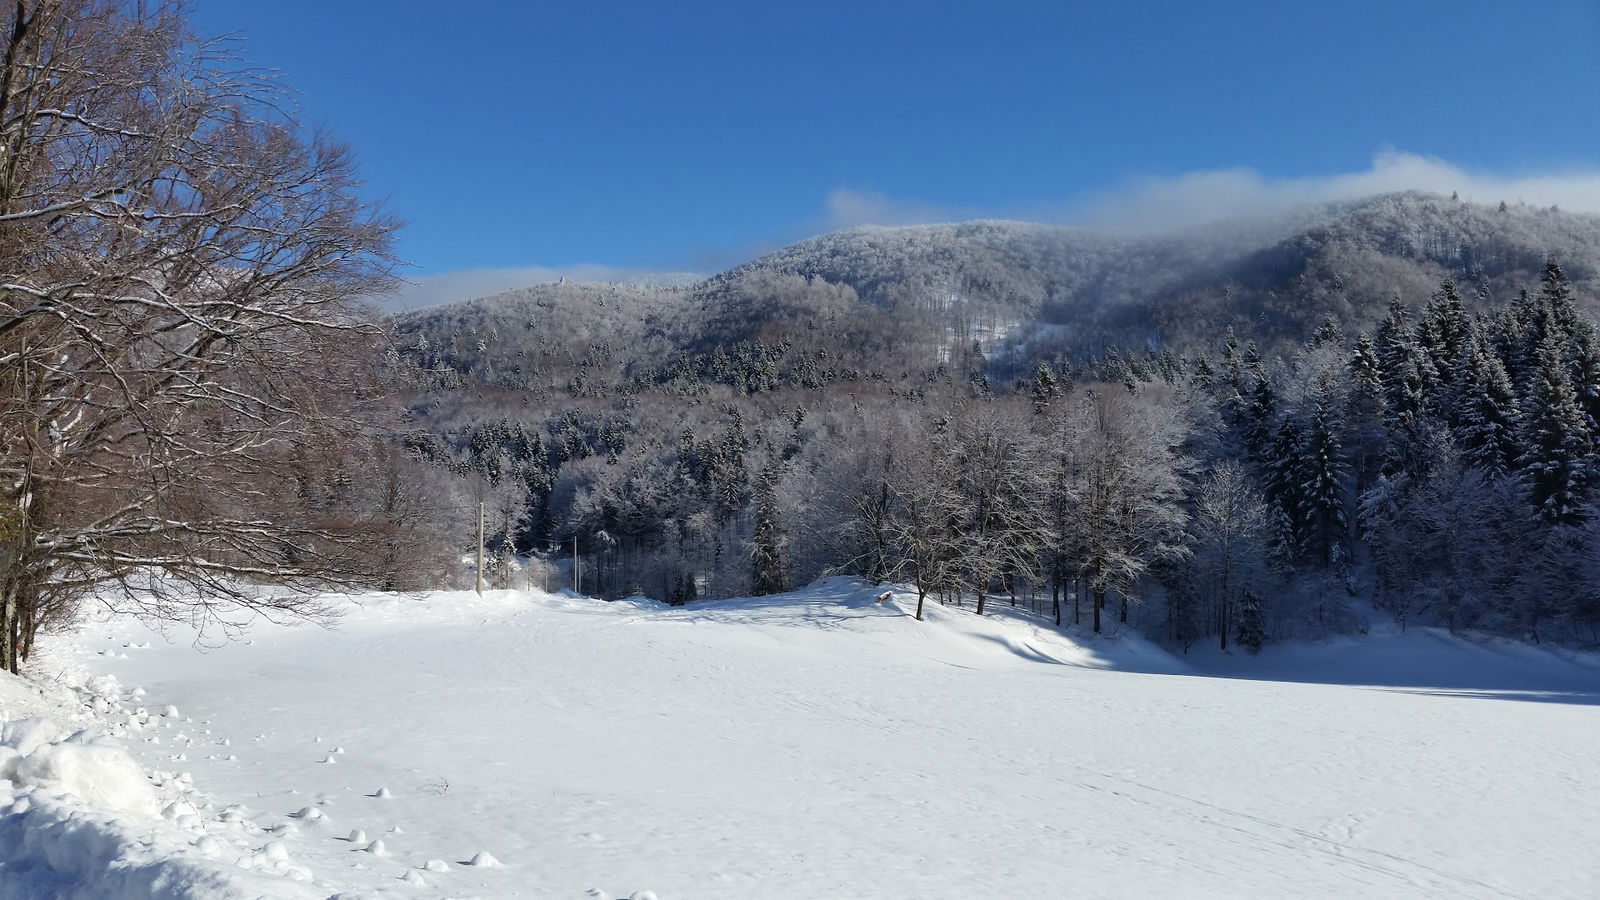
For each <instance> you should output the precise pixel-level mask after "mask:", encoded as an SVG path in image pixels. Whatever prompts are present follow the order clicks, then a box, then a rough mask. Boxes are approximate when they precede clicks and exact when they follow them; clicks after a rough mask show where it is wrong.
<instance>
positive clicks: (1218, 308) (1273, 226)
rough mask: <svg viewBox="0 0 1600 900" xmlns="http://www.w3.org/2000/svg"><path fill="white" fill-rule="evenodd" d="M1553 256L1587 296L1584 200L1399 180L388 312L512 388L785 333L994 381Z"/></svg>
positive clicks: (1489, 294)
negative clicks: (1464, 195) (1401, 184)
mask: <svg viewBox="0 0 1600 900" xmlns="http://www.w3.org/2000/svg"><path fill="white" fill-rule="evenodd" d="M1549 255H1554V256H1556V257H1557V258H1558V259H1559V260H1560V261H1561V263H1562V265H1563V267H1564V268H1565V270H1566V272H1567V276H1568V277H1569V278H1570V279H1571V281H1572V283H1573V286H1574V288H1575V289H1576V291H1577V293H1578V295H1579V296H1580V297H1582V298H1585V300H1584V302H1585V303H1589V302H1591V301H1589V300H1588V299H1587V298H1591V297H1595V296H1600V291H1597V290H1595V288H1597V287H1600V218H1597V217H1595V216H1590V215H1583V214H1576V213H1567V212H1562V211H1560V210H1556V209H1549V208H1533V207H1529V206H1525V205H1520V204H1516V203H1512V204H1507V205H1503V206H1489V205H1479V204H1473V203H1466V202H1462V201H1459V200H1454V199H1451V198H1447V197H1442V196H1437V195H1429V194H1418V193H1404V194H1389V195H1384V196H1379V197H1373V198H1370V199H1366V200H1362V201H1356V202H1348V203H1341V204H1332V205H1325V206H1317V207H1308V208H1305V209H1302V210H1299V211H1297V212H1295V213H1293V214H1289V215H1284V216H1279V217H1276V218H1273V219H1266V220H1258V221H1250V222H1223V223H1218V224H1216V225H1211V226H1206V227H1204V228H1198V229H1190V230H1187V231H1183V232H1178V233H1171V234H1161V235H1154V236H1140V237H1119V236H1112V235H1106V234H1098V233H1094V232H1089V231H1084V230H1082V229H1075V228H1067V227H1062V226H1052V225H1039V224H1031V223H1024V222H1002V221H978V222H968V223H964V224H955V225H919V226H908V227H899V228H879V227H864V228H854V229H849V230H845V231H840V232H834V233H831V234H825V235H821V236H819V237H815V238H811V239H809V240H806V241H802V242H800V243H798V244H794V245H792V246H789V247H786V248H783V249H781V250H778V251H776V252H774V253H771V254H768V255H766V256H763V257H760V258H758V259H755V260H752V261H750V262H748V263H745V264H742V265H740V266H737V267H735V268H732V269H730V270H728V271H726V272H723V273H721V274H718V275H716V276H714V277H712V278H711V279H709V280H707V281H706V282H704V283H703V284H701V285H698V286H693V287H688V288H682V289H659V288H656V289H652V288H643V287H631V286H619V285H575V284H562V285H540V286H535V287H530V288H524V289H519V290H515V291H510V292H507V293H504V294H501V295H497V296H496V297H493V298H486V299H482V300H476V301H472V302H471V303H469V304H466V305H454V306H448V307H443V308H437V309H429V310H421V311H417V312H413V313H409V314H406V315H403V316H401V317H400V318H399V319H398V320H397V321H398V327H399V331H400V332H401V334H402V336H403V337H404V340H403V341H402V343H403V344H404V343H407V342H408V341H411V340H414V339H416V338H425V339H426V340H427V341H428V342H429V343H430V344H431V346H432V347H433V348H434V350H435V352H436V353H440V354H442V357H441V358H442V359H444V360H445V362H447V364H448V365H449V367H451V368H455V369H459V370H462V371H472V372H473V373H474V375H475V376H476V377H477V378H478V379H479V380H482V381H485V382H487V383H498V382H506V381H510V382H514V383H516V384H517V385H518V386H522V385H523V381H524V380H523V379H520V378H518V377H515V376H516V373H519V372H524V371H528V370H530V369H534V368H537V366H536V365H535V363H534V362H530V359H529V358H530V356H534V357H536V356H539V355H541V354H543V353H547V352H554V351H559V352H560V353H562V354H568V355H572V354H576V355H577V356H580V357H581V356H583V355H585V354H590V355H592V353H593V352H595V351H598V352H600V353H609V354H612V355H615V356H616V357H617V360H618V361H619V362H624V363H626V364H627V367H628V368H630V369H636V368H639V367H640V366H642V365H643V366H648V365H652V364H654V363H659V362H661V361H663V360H664V359H666V358H668V357H671V356H672V355H673V354H674V353H678V352H680V351H695V352H705V353H710V352H712V351H714V350H715V348H717V347H719V346H721V347H728V346H731V345H735V344H741V343H761V344H765V345H773V346H776V345H780V344H782V343H784V342H785V341H788V342H790V343H791V344H805V345H818V346H824V345H826V346H829V347H830V349H831V350H832V351H833V352H835V353H837V354H839V355H841V356H842V357H845V358H846V361H847V363H848V364H849V365H850V366H852V367H855V368H874V367H883V368H885V369H890V368H896V367H904V366H907V365H916V364H918V363H919V362H926V361H927V360H929V359H935V358H940V357H948V351H949V348H950V347H951V346H952V345H954V346H959V347H962V348H966V347H970V346H971V344H972V342H973V341H977V342H978V343H979V344H980V345H981V347H982V348H983V350H984V351H985V352H986V353H987V354H988V355H989V357H990V359H991V361H992V364H993V365H994V367H995V370H996V371H994V372H993V373H992V374H993V375H994V376H995V377H996V379H997V380H1007V379H1009V378H1010V377H1014V376H1016V375H1019V374H1027V373H1029V372H1031V371H1032V369H1033V367H1034V365H1035V364H1036V362H1037V361H1039V360H1041V359H1047V360H1055V361H1058V362H1059V361H1082V360H1084V359H1087V358H1091V357H1094V356H1098V355H1099V354H1101V353H1102V352H1103V350H1104V349H1105V347H1107V346H1117V347H1121V348H1127V349H1132V350H1136V351H1137V350H1145V349H1162V348H1164V349H1170V350H1174V351H1176V352H1180V353H1189V352H1196V351H1203V350H1206V349H1210V348H1213V347H1214V345H1215V343H1216V339H1217V336H1218V335H1220V334H1222V333H1223V332H1224V331H1225V330H1226V329H1227V328H1229V327H1232V328H1234V329H1235V331H1236V332H1238V333H1239V334H1240V335H1241V336H1244V337H1248V338H1250V339H1254V340H1256V341H1258V342H1259V343H1260V344H1261V345H1262V346H1263V347H1264V348H1266V349H1269V350H1270V349H1274V348H1280V347H1285V346H1291V345H1292V344H1294V343H1297V342H1299V341H1301V340H1304V339H1306V338H1307V337H1309V336H1310V335H1311V333H1312V332H1313V331H1314V330H1315V328H1316V327H1317V326H1318V325H1319V324H1320V323H1321V322H1322V320H1323V319H1324V318H1325V317H1328V316H1332V317H1333V319H1334V320H1335V321H1336V322H1337V323H1338V324H1339V325H1340V326H1341V327H1343V328H1344V329H1345V330H1347V331H1351V332H1354V331H1358V330H1367V329H1370V328H1372V327H1374V326H1376V324H1377V323H1378V321H1379V320H1380V319H1381V318H1382V316H1383V314H1384V311H1385V310H1386V309H1387V307H1388V303H1389V301H1390V300H1391V299H1392V298H1394V297H1397V296H1398V297H1400V298H1401V299H1402V300H1404V301H1406V302H1409V303H1413V304H1420V303H1421V302H1422V301H1423V300H1425V299H1426V298H1427V297H1428V295H1429V294H1431V293H1432V292H1433V291H1434V290H1435V289H1436V288H1437V287H1438V285H1439V283H1440V282H1441V281H1442V280H1443V279H1444V278H1446V277H1449V278H1452V279H1454V280H1455V282H1456V283H1457V285H1458V286H1459V287H1460V290H1461V292H1462V294H1463V295H1464V297H1465V299H1466V302H1467V304H1468V306H1469V308H1474V309H1478V310H1482V309H1488V308H1490V307H1492V306H1494V305H1497V304H1500V303H1504V302H1509V301H1510V300H1512V299H1514V298H1515V296H1516V293H1517V291H1519V290H1521V289H1522V288H1524V287H1526V286H1527V285H1529V284H1531V283H1532V282H1534V281H1536V280H1537V278H1538V275H1539V272H1540V270H1541V268H1542V267H1543V265H1544V262H1545V259H1546V257H1547V256H1549ZM1590 309H1594V307H1590ZM513 335H515V337H513ZM463 336H466V337H463ZM480 344H481V345H482V347H481V348H480V346H479V345H480ZM557 345H559V346H557ZM608 345H609V347H608ZM996 350H998V351H999V352H995V351H996Z"/></svg>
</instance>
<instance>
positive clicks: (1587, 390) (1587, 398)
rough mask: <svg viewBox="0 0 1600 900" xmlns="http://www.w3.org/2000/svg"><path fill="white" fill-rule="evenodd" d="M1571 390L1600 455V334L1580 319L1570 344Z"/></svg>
mask: <svg viewBox="0 0 1600 900" xmlns="http://www.w3.org/2000/svg"><path fill="white" fill-rule="evenodd" d="M1569 356H1570V358H1571V359H1570V369H1571V374H1572V390H1573V393H1575V394H1576V395H1577V401H1578V409H1580V410H1581V411H1582V412H1583V421H1584V425H1585V426H1587V427H1588V429H1589V437H1590V438H1591V439H1593V440H1594V441H1595V448H1594V449H1595V451H1596V452H1600V335H1597V334H1596V331H1595V326H1594V324H1593V323H1591V322H1589V321H1588V320H1586V319H1580V320H1578V321H1577V322H1576V323H1574V326H1573V329H1572V339H1571V342H1570V344H1569Z"/></svg>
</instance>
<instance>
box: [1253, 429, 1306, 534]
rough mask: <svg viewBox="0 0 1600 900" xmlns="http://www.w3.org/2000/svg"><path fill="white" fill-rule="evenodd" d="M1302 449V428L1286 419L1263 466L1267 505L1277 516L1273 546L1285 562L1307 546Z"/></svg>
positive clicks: (1274, 436)
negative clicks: (1269, 505) (1301, 466)
mask: <svg viewBox="0 0 1600 900" xmlns="http://www.w3.org/2000/svg"><path fill="white" fill-rule="evenodd" d="M1302 447H1303V441H1302V440H1301V436H1300V427H1299V426H1298V425H1296V424H1295V421H1294V419H1293V418H1285V419H1284V420H1283V421H1282V422H1281V423H1279V425H1278V428H1277V431H1276V432H1275V433H1274V434H1273V439H1272V447H1271V450H1269V451H1268V453H1267V457H1266V459H1265V461H1264V462H1263V464H1262V471H1263V474H1264V476H1265V477H1264V478H1263V479H1262V480H1263V484H1264V487H1265V494H1266V496H1267V501H1268V502H1269V503H1270V504H1271V505H1272V507H1273V509H1274V511H1275V512H1276V513H1277V516H1276V517H1275V518H1276V520H1277V521H1276V526H1277V529H1276V530H1277V534H1276V536H1275V538H1274V541H1273V543H1274V545H1275V550H1276V551H1277V552H1278V553H1280V554H1282V556H1283V558H1284V559H1292V558H1294V557H1296V556H1298V555H1299V554H1300V549H1301V547H1303V546H1304V537H1305V528H1304V522H1305V519H1304V510H1305V509H1306V506H1307V504H1306V502H1305V496H1304V492H1303V487H1304V485H1303V482H1302V481H1301V479H1300V475H1301V472H1300V465H1299V461H1300V454H1301V450H1302Z"/></svg>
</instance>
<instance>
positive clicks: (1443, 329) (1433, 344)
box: [1418, 278, 1472, 385]
mask: <svg viewBox="0 0 1600 900" xmlns="http://www.w3.org/2000/svg"><path fill="white" fill-rule="evenodd" d="M1418 337H1419V343H1420V344H1421V345H1422V349H1423V351H1424V352H1426V353H1427V354H1428V358H1429V360H1430V362H1431V363H1432V369H1433V371H1434V372H1435V373H1437V376H1438V380H1439V381H1440V382H1441V383H1442V384H1445V385H1448V384H1450V382H1451V381H1452V379H1453V375H1454V367H1455V365H1456V363H1457V361H1459V360H1460V359H1461V357H1462V353H1463V352H1464V351H1465V349H1466V346H1467V342H1468V341H1469V340H1470V339H1471V337H1472V319H1471V317H1469V316H1468V315H1467V308H1466V305H1465V304H1464V303H1463V302H1462V301H1461V295H1460V294H1459V293H1457V292H1456V285H1455V282H1454V281H1451V280H1450V279H1448V278H1447V279H1445V281H1444V283H1443V284H1441V285H1439V291H1438V293H1436V294H1434V295H1433V296H1432V297H1431V298H1429V300H1428V305H1427V307H1426V308H1425V309H1424V310H1423V313H1422V322H1421V325H1420V326H1419V328H1418Z"/></svg>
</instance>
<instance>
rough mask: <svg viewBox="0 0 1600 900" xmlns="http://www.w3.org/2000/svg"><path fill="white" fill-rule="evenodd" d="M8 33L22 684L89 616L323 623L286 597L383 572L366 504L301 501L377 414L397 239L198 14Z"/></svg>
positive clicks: (4, 633)
mask: <svg viewBox="0 0 1600 900" xmlns="http://www.w3.org/2000/svg"><path fill="white" fill-rule="evenodd" d="M0 26H3V32H0V48H3V56H0V426H3V429H0V441H3V443H0V523H3V527H0V601H3V602H0V665H3V666H4V667H5V668H7V669H10V670H12V671H15V670H16V668H17V665H18V662H19V660H20V659H21V657H23V656H25V655H26V654H27V653H28V651H29V649H30V647H31V643H32V639H33V635H34V634H35V633H37V632H38V630H39V629H40V628H41V627H44V626H46V625H48V624H49V623H50V620H51V619H52V618H59V617H61V616H65V615H67V614H69V613H70V612H71V610H72V607H73V604H74V603H75V602H76V601H77V600H78V599H79V598H81V597H82V596H84V595H85V593H86V592H89V591H96V592H97V593H98V594H99V595H100V596H102V597H109V596H112V595H120V597H121V599H123V600H126V601H128V602H130V603H134V604H137V606H138V608H139V609H140V611H142V612H144V613H146V614H152V615H157V616H168V617H170V616H178V615H187V614H189V613H192V612H195V611H200V612H206V611H208V610H214V608H215V607H214V604H218V603H233V604H246V605H268V606H271V607H274V608H277V609H283V610H291V611H300V612H305V611H310V610H311V609H312V608H313V607H312V602H313V601H311V600H310V599H309V598H308V595H307V594H305V593H301V592H294V591H290V592H284V591H264V590H261V589H260V585H263V584H279V585H290V586H300V587H303V586H306V585H307V584H310V583H323V582H328V581H332V582H345V583H348V582H350V581H352V580H359V579H365V578H367V577H369V576H372V575H374V574H375V573H374V565H375V563H374V556H373V554H372V553H371V552H369V551H370V550H371V547H370V545H369V544H368V543H367V541H366V537H365V536H364V534H363V528H362V527H361V526H362V522H361V521H360V517H359V516H358V515H357V514H355V513H353V512H352V511H351V506H350V505H349V504H347V503H343V502H341V498H340V497H339V496H338V495H337V493H338V492H337V491H335V492H334V494H333V495H328V494H327V492H326V491H322V492H320V493H319V492H316V491H311V490H310V489H309V487H310V486H309V485H308V484H307V483H306V480H305V479H304V478H302V479H300V480H299V483H298V486H297V481H296V479H295V478H294V477H293V476H294V475H295V474H296V473H305V472H309V471H314V470H316V469H317V467H318V466H319V464H320V462H321V461H323V460H326V459H329V458H330V457H331V456H333V455H335V454H336V453H337V452H338V448H339V447H340V446H341V445H342V444H343V443H345V442H346V441H348V440H349V439H350V438H352V437H359V436H360V427H359V426H358V425H356V424H354V423H355V422H357V420H358V416H357V414H358V413H359V412H360V411H361V409H362V408H363V407H364V406H367V405H369V402H370V400H371V396H370V392H369V391H367V390H366V389H365V388H363V387H362V385H361V378H360V376H359V373H360V371H361V370H362V368H363V367H362V366H361V365H360V364H359V362H358V360H357V356H358V355H359V351H360V350H361V349H362V348H363V347H364V346H366V345H369V344H370V343H371V341H370V340H369V339H368V338H367V336H366V332H365V329H364V328H363V326H362V325H361V324H360V322H359V318H358V315H357V307H356V306H355V305H354V303H353V300H352V298H355V297H358V296H360V295H362V294H366V293H369V292H372V291H374V290H375V289H377V288H379V287H380V286H382V285H384V284H385V283H386V282H387V281H388V279H389V275H390V271H391V269H392V266H393V258H392V256H391V252H390V245H391V235H392V232H393V231H394V229H395V227H396V223H395V222H394V221H393V220H391V219H389V218H388V217H386V216H384V215H383V214H381V213H380V212H379V211H377V210H375V209H374V208H373V207H372V206H371V205H369V204H367V203H365V202H363V201H361V200H360V199H358V198H357V197H356V189H357V187H358V184H357V182H356V181H355V173H354V167H353V163H352V160H351V156H350V154H349V152H348V151H347V150H346V149H345V148H344V147H342V146H340V145H338V144H336V143H333V142H331V141H329V140H328V139H326V138H325V137H322V136H320V135H316V136H311V137H309V138H308V137H306V136H305V134H304V132H303V131H302V130H301V129H300V128H299V127H298V126H297V125H296V124H295V123H294V121H293V120H292V118H291V117H290V116H289V115H288V113H287V112H286V104H285V102H284V97H283V95H282V93H281V91H280V90H279V88H278V87H277V86H276V84H275V82H274V80H273V78H272V77H271V76H270V74H268V73H260V72H254V71H251V70H249V69H247V68H244V67H242V66H241V65H239V64H237V63H236V62H235V61H234V60H233V59H232V57H231V56H230V55H229V54H228V51H227V47H226V46H225V45H220V44H215V43H208V42H204V41H201V40H199V39H197V38H195V37H194V36H193V34H192V32H191V31H190V30H189V27H188V23H187V22H186V20H185V18H184V15H183V10H182V8H181V6H180V5H178V4H173V3H160V2H158V3H152V4H145V3H140V4H131V3H121V2H115V0H18V2H16V3H15V5H14V6H13V7H12V8H11V9H10V10H9V12H7V13H5V14H0ZM152 573H162V574H163V575H164V576H165V577H164V578H162V579H159V580H158V579H153V578H150V577H149V576H150V575H151V574H152ZM108 583H110V584H113V585H121V586H123V587H124V588H127V590H124V591H121V592H111V594H107V593H106V591H105V590H104V586H105V585H107V584H108ZM135 586H137V587H139V588H151V587H153V588H154V590H153V591H150V590H142V589H141V590H134V589H133V588H134V587H135Z"/></svg>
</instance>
